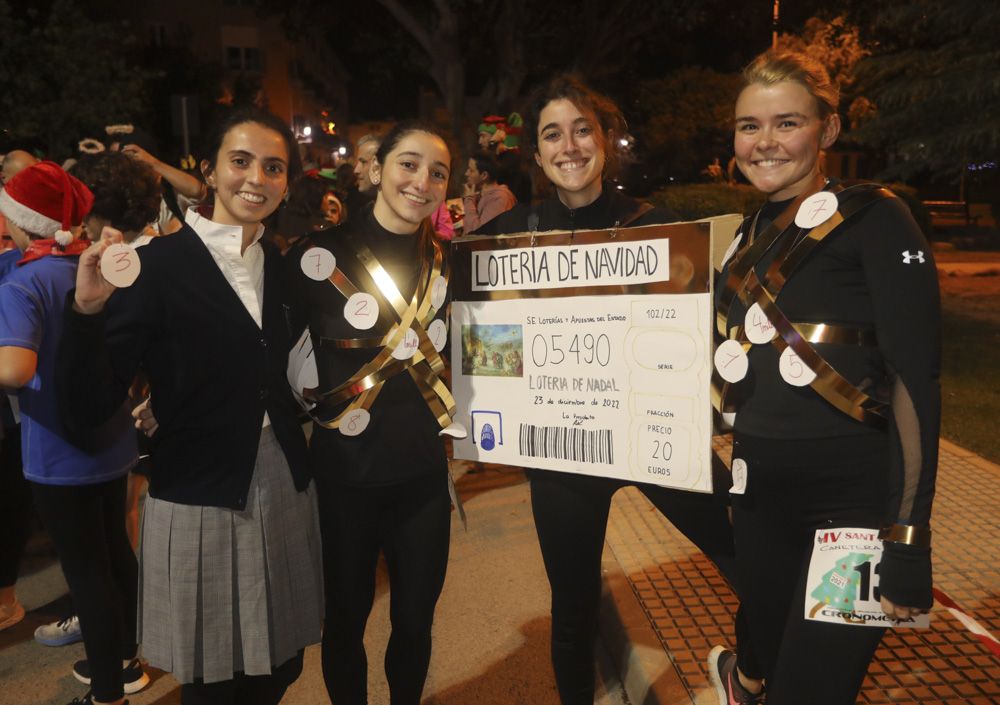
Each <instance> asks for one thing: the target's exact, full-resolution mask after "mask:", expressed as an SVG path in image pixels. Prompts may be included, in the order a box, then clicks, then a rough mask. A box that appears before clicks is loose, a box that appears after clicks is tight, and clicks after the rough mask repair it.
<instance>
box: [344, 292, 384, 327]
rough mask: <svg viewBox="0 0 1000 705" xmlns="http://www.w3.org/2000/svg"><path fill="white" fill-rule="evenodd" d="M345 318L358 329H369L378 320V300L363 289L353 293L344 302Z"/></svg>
mask: <svg viewBox="0 0 1000 705" xmlns="http://www.w3.org/2000/svg"><path fill="white" fill-rule="evenodd" d="M344 318H346V319H347V322H348V323H350V324H351V325H352V326H354V327H355V328H357V329H358V330H368V329H369V328H371V327H372V326H374V325H375V321H377V320H378V302H377V301H376V300H375V297H374V296H372V295H371V294H367V293H365V292H363V291H359V292H358V293H356V294H351V298H349V299H348V300H347V303H346V304H344Z"/></svg>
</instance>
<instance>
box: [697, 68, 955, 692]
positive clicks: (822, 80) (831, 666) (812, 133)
mask: <svg viewBox="0 0 1000 705" xmlns="http://www.w3.org/2000/svg"><path fill="white" fill-rule="evenodd" d="M838 98H839V95H838V91H837V88H836V86H834V85H833V84H831V82H830V79H829V77H828V76H827V74H826V71H825V70H824V69H823V67H822V66H820V65H818V64H817V63H815V62H814V61H813V60H811V59H809V58H807V57H804V56H802V55H798V54H793V53H776V52H768V53H765V54H763V55H761V56H760V57H758V58H757V59H756V60H755V61H754V62H752V63H751V64H750V65H749V66H748V67H747V69H746V70H745V71H744V88H743V90H742V92H741V93H740V95H739V98H738V99H737V102H736V111H735V127H736V132H735V138H734V142H735V151H736V161H737V164H738V165H739V167H740V170H741V171H742V172H743V173H744V175H745V176H746V177H747V178H748V179H749V180H750V182H751V183H752V184H753V185H754V186H755V187H757V188H758V189H759V190H761V191H762V192H764V193H765V194H766V195H767V198H768V200H767V203H766V204H765V205H764V207H763V208H762V209H761V210H760V211H759V212H758V213H757V214H756V215H754V216H753V217H752V218H749V219H747V221H745V222H744V224H743V226H742V228H741V230H740V234H739V235H738V236H737V239H736V242H734V243H733V246H732V247H731V248H730V253H729V256H728V259H727V262H726V264H725V267H724V270H723V272H722V275H721V278H720V281H719V286H718V287H717V306H718V308H717V333H718V334H719V335H720V338H724V339H725V342H722V343H721V344H720V345H719V347H718V348H717V352H716V357H715V363H716V372H717V379H716V381H717V382H718V383H719V386H720V388H721V392H722V394H721V404H720V407H721V408H720V411H722V413H723V418H726V419H727V420H729V421H731V422H732V423H733V427H734V431H735V436H734V446H733V475H734V488H733V492H734V496H733V515H734V528H735V534H736V547H737V563H738V566H739V569H738V575H739V579H740V584H741V587H742V592H743V594H742V595H741V597H742V600H743V607H744V609H745V611H746V615H747V617H748V620H749V626H750V643H751V645H752V647H753V650H754V655H755V660H757V661H758V662H759V663H760V666H757V665H755V664H747V663H744V660H743V659H742V658H741V655H737V654H734V653H733V652H731V651H727V650H724V649H722V648H721V647H716V649H715V650H713V652H712V654H711V655H710V658H709V663H710V668H711V674H710V675H711V676H712V680H713V682H714V684H715V686H716V689H717V691H718V696H719V700H720V702H721V703H726V704H727V705H728V704H729V703H732V702H743V703H754V702H761V701H762V698H763V694H762V687H763V686H764V685H766V687H767V690H768V694H767V703H768V705H785V704H788V703H795V704H796V705H798V704H800V703H828V704H830V705H835V704H839V703H844V704H846V703H853V702H854V700H855V697H856V695H857V692H858V690H859V688H860V686H861V682H862V679H863V678H864V675H865V671H866V670H867V667H868V663H869V662H870V660H871V658H872V655H873V654H874V652H875V648H876V646H877V645H878V642H879V640H880V638H881V636H882V634H883V631H884V629H882V628H878V627H871V626H867V627H866V626H858V625H856V624H850V623H848V622H850V621H856V619H857V614H856V613H855V612H854V608H853V606H854V604H855V600H860V599H864V598H865V597H868V596H870V595H871V593H870V592H865V594H862V592H864V591H865V590H867V589H869V584H868V583H867V582H865V583H862V581H860V580H859V579H858V578H859V577H860V575H861V573H860V572H859V573H858V574H857V575H855V574H854V573H852V572H851V571H850V570H849V568H850V566H847V565H846V563H845V565H844V566H841V567H842V568H844V571H841V572H838V571H836V570H834V571H831V572H830V573H828V574H827V575H825V576H824V577H823V580H821V581H819V582H818V583H817V581H816V579H815V578H813V579H812V582H810V578H809V577H808V573H809V571H808V569H809V565H810V561H811V560H813V547H814V546H816V545H817V544H818V543H820V544H821V543H823V542H824V541H832V540H836V539H835V538H834V537H839V536H840V535H841V533H839V532H838V531H837V530H838V529H840V528H844V527H856V528H863V529H867V530H869V531H870V532H871V533H870V535H871V536H872V537H876V536H878V537H879V538H881V541H878V539H877V538H876V539H875V540H874V542H875V543H876V545H877V544H878V543H882V544H884V553H883V556H882V560H881V566H880V568H881V570H880V578H881V582H880V584H879V587H880V589H881V607H882V610H884V613H885V615H886V617H887V620H886V621H887V622H888V621H891V620H890V619H888V618H895V619H909V618H911V617H913V616H916V615H918V614H920V613H922V612H926V611H927V610H928V609H929V608H930V606H931V603H932V597H931V565H930V529H929V526H928V524H929V520H930V509H931V502H932V499H933V495H934V479H935V473H936V466H937V443H938V428H939V418H940V392H939V387H938V368H939V354H940V353H939V347H940V340H939V337H940V331H939V318H940V312H939V311H940V305H939V299H938V288H937V277H936V272H935V268H934V261H933V258H932V256H931V252H930V248H929V247H928V244H927V242H926V240H925V239H924V237H923V235H922V234H921V232H920V230H919V228H918V227H917V225H916V224H915V222H914V221H913V218H912V217H911V215H910V213H909V211H908V209H907V207H906V205H905V204H903V202H902V201H901V200H900V199H899V198H897V197H895V195H894V194H892V192H890V191H888V190H887V189H885V188H882V187H879V186H877V185H874V184H860V185H855V186H847V185H845V184H843V183H836V182H833V181H831V180H829V179H826V178H825V177H824V175H823V169H822V164H823V158H822V154H823V150H825V149H827V148H829V147H830V146H831V145H832V144H833V143H834V142H835V141H836V139H837V136H838V134H839V132H840V118H839V116H838V115H837V102H838ZM733 414H735V416H733ZM826 530H830V531H829V532H828V533H827V534H823V533H817V532H818V531H826ZM880 530H881V531H880ZM818 554H819V550H817V555H818ZM817 560H818V559H817ZM858 567H859V568H861V566H860V565H859V566H858ZM845 576H846V577H845ZM827 582H828V583H829V584H825V583H827ZM814 583H815V584H814ZM874 595H875V597H874V599H875V600H876V601H877V600H878V592H877V591H876V592H875V593H874ZM838 603H840V604H841V608H840V609H839V610H838V609H836V608H835V607H834V608H831V605H836V604H838ZM810 605H812V606H813V607H816V606H817V605H818V606H819V607H820V608H822V609H821V610H819V609H812V610H810V609H809V608H810ZM848 607H849V608H848ZM817 611H822V612H823V613H824V614H833V615H834V616H835V618H836V617H837V616H839V617H841V619H839V620H838V621H839V623H831V622H824V621H814V620H813V619H810V618H807V617H806V616H805V615H806V614H807V613H808V614H809V615H811V616H814V615H815V613H816V612H817Z"/></svg>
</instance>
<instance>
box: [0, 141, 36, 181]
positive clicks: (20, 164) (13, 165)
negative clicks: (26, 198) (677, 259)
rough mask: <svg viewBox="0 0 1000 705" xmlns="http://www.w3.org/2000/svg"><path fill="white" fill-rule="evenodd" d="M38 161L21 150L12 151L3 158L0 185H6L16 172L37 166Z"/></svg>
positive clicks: (0, 169) (30, 154)
mask: <svg viewBox="0 0 1000 705" xmlns="http://www.w3.org/2000/svg"><path fill="white" fill-rule="evenodd" d="M39 161H41V160H39V159H38V157H36V156H35V155H33V154H32V153H31V152H26V151H24V150H23V149H12V150H11V151H9V152H7V154H6V155H5V156H4V159H3V166H2V167H0V184H6V183H7V182H8V181H10V180H11V179H13V178H14V176H15V175H17V173H18V172H20V171H22V170H24V169H26V168H27V167H29V166H32V165H34V164H37V163H38V162H39Z"/></svg>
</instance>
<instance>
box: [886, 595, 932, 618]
mask: <svg viewBox="0 0 1000 705" xmlns="http://www.w3.org/2000/svg"><path fill="white" fill-rule="evenodd" d="M882 611H883V612H885V616H886V617H890V618H892V619H909V618H910V617H919V616H920V615H922V614H927V613H928V612H929V611H930V610H925V609H921V608H920V607H904V606H903V605H897V604H896V603H895V602H893V601H892V600H890V599H889V598H888V597H886V596H885V595H883V596H882Z"/></svg>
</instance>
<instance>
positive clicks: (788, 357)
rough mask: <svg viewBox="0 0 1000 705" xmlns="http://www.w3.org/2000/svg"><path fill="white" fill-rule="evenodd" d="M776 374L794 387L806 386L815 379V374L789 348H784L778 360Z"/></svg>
mask: <svg viewBox="0 0 1000 705" xmlns="http://www.w3.org/2000/svg"><path fill="white" fill-rule="evenodd" d="M778 372H780V373H781V378H782V379H783V380H785V381H786V382H788V383H789V384H790V385H792V386H794V387H805V386H808V385H810V384H812V382H813V380H814V379H816V373H815V372H813V371H812V370H811V369H810V368H809V366H808V365H806V363H804V362H802V358H801V357H799V356H798V355H796V354H795V351H794V350H792V349H791V348H785V351H784V352H783V353H781V357H780V358H778Z"/></svg>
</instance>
